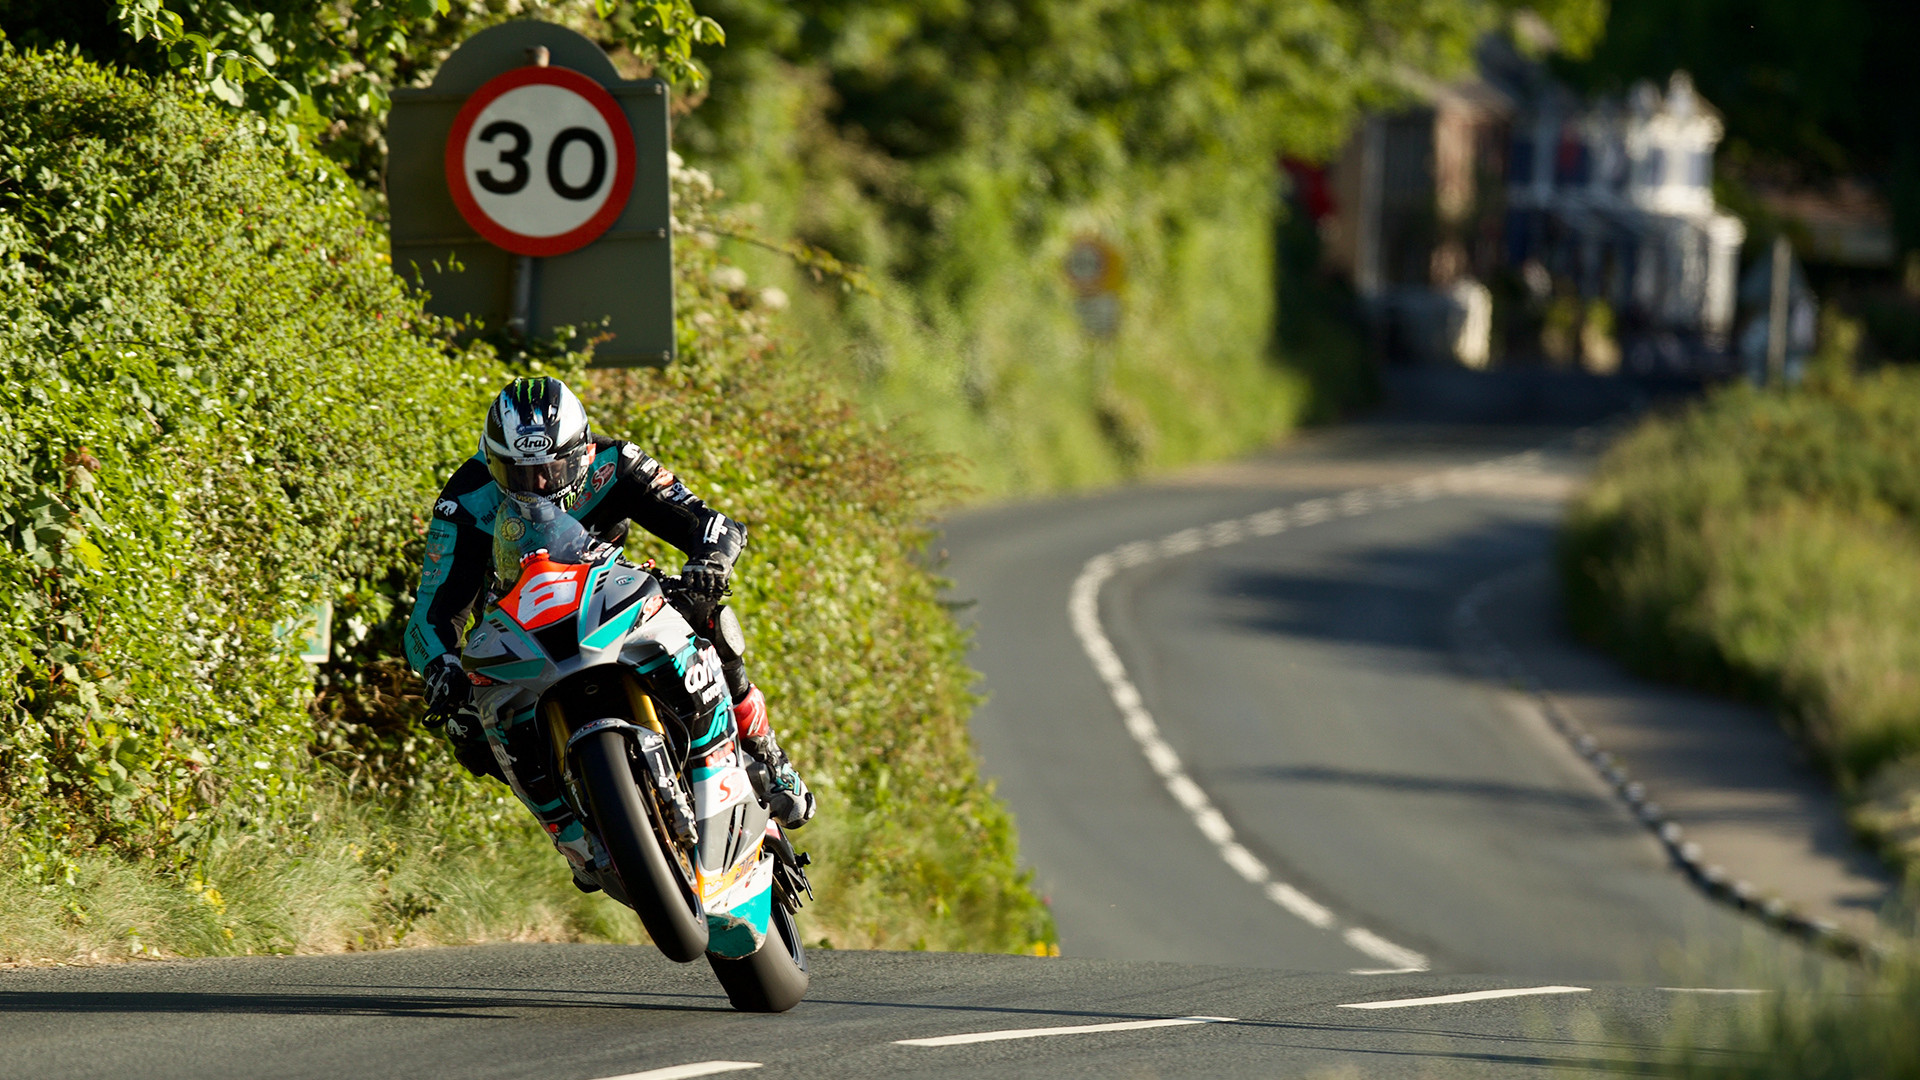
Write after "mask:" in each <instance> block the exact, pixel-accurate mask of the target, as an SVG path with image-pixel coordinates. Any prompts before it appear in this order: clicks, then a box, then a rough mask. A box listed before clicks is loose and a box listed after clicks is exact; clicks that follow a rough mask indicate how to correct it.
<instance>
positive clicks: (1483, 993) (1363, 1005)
mask: <svg viewBox="0 0 1920 1080" xmlns="http://www.w3.org/2000/svg"><path fill="white" fill-rule="evenodd" d="M1592 992H1593V991H1592V990H1590V989H1588V988H1587V987H1584V986H1515V987H1509V988H1508V989H1505V990H1473V991H1470V992H1468V993H1465V994H1441V995H1439V996H1438V997H1417V998H1398V999H1396V1000H1393V1001H1356V1002H1354V1003H1353V1004H1351V1005H1342V1006H1340V1007H1341V1008H1343V1009H1411V1008H1413V1007H1414V1006H1415V1005H1457V1004H1459V1003H1460V1002H1463V1001H1493V1000H1494V999H1496V998H1516V997H1534V996H1536V995H1540V994H1590V993H1592Z"/></svg>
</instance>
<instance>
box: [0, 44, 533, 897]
mask: <svg viewBox="0 0 1920 1080" xmlns="http://www.w3.org/2000/svg"><path fill="white" fill-rule="evenodd" d="M0 155H4V159H3V160H4V162H5V165H4V176H5V182H4V184H0V245H3V247H0V258H3V259H4V263H0V265H3V266H4V278H0V364H4V365H5V372H6V374H5V377H4V379H0V412H4V414H5V415H6V416H7V417H8V422H7V423H6V424H5V425H4V431H3V432H0V526H3V527H4V528H5V536H6V541H7V544H6V550H5V551H4V553H0V595H3V596H4V597H5V601H4V603H5V605H6V606H5V608H4V609H0V610H4V615H0V622H3V628H0V633H3V634H4V639H3V640H4V644H5V648H6V650H7V663H6V665H5V669H4V671H0V680H4V691H5V694H4V698H0V700H4V701H6V702H7V703H8V706H9V712H10V714H11V715H9V716H8V717H7V719H6V721H5V722H4V727H3V730H0V806H4V808H5V809H4V811H0V812H4V813H5V815H6V817H7V824H8V825H9V827H10V828H11V829H12V830H13V831H14V832H15V833H16V834H17V835H18V836H19V837H20V843H21V844H22V845H23V846H24V850H25V854H26V858H27V861H28V863H29V865H30V866H32V867H34V868H36V870H37V872H38V873H40V874H41V875H43V876H46V877H48V878H56V877H60V876H62V875H63V874H64V873H65V869H64V866H65V860H66V859H67V858H68V857H69V856H70V854H71V853H72V852H74V851H76V850H82V849H86V848H90V847H92V846H94V845H98V844H103V843H108V844H112V845H115V846H116V847H119V848H120V849H122V850H125V851H128V852H130V853H138V854H139V855H141V856H143V857H147V858H159V859H161V860H162V861H163V862H168V863H177V862H180V861H182V860H189V859H191V858H192V857H194V854H195V853H196V852H197V851H199V850H201V849H202V848H203V847H204V845H205V844H206V843H207V842H209V841H210V840H211V839H212V838H213V833H214V831H215V826H216V824H226V825H236V826H240V827H242V828H246V827H251V826H255V825H261V824H266V823H275V822H281V821H284V820H286V819H287V817H288V816H289V815H290V814H292V813H293V812H294V811H295V808H298V807H301V806H303V805H304V804H305V802H306V801H307V799H308V797H309V793H310V789H311V786H312V784H313V781H314V779H315V777H316V775H317V773H316V769H315V766H314V761H313V759H312V757H311V755H310V754H309V753H308V746H309V743H310V742H311V729H312V724H311V721H310V719H309V713H308V704H309V699H310V698H311V696H312V676H311V673H310V672H309V671H308V670H307V669H306V668H305V666H304V665H303V664H301V663H300V662H299V661H298V660H297V659H295V658H293V656H292V655H291V651H292V650H290V649H289V648H288V644H287V642H286V641H285V640H283V639H282V637H281V636H280V635H279V634H278V633H276V629H275V628H276V627H277V626H281V625H282V624H286V623H289V622H290V621H291V620H293V619H295V618H296V616H297V615H298V614H299V613H300V612H301V610H302V609H304V608H306V607H308V606H310V605H312V604H313V603H315V602H316V601H318V600H319V599H320V598H321V593H322V587H323V583H324V586H325V587H326V588H328V589H332V590H338V592H339V594H340V595H342V596H350V595H351V594H352V593H354V592H355V591H356V590H359V589H362V588H364V587H365V585H366V583H367V582H369V581H372V580H377V579H381V578H384V577H386V576H387V575H389V574H391V573H392V572H394V571H395V570H396V569H397V568H399V567H400V566H401V565H402V564H403V563H404V552H405V549H406V547H407V545H408V544H409V543H411V542H412V540H413V538H414V536H415V534H416V533H417V532H418V530H419V529H420V527H421V512H422V509H423V508H424V507H426V506H427V505H428V503H429V501H430V499H431V496H432V493H433V489H434V475H435V474H436V473H437V472H438V471H440V470H441V469H444V468H445V467H447V466H448V465H449V464H451V463H452V462H454V461H456V460H457V459H458V457H459V456H460V454H461V453H462V451H463V450H464V447H465V445H466V443H467V442H468V431H467V425H466V424H465V423H462V422H460V419H461V418H463V417H464V416H465V414H467V413H468V412H469V411H470V410H471V409H472V408H473V407H474V403H475V402H477V401H479V400H481V398H482V396H483V395H484V394H485V393H486V391H487V390H488V389H489V388H490V387H491V385H492V384H493V382H494V381H495V380H496V379H497V378H498V370H497V367H496V365H495V364H494V363H493V362H492V361H491V360H490V359H489V358H487V357H485V356H483V355H482V354H481V353H479V352H473V351H470V352H460V351H457V350H451V349H449V348H447V347H446V346H445V344H444V342H443V340H442V337H441V335H440V332H439V331H440V328H439V327H437V326H435V325H434V324H433V323H432V321H431V320H427V319H425V318H423V316H422V315H421V312H420V309H419V306H418V303H417V302H416V301H415V300H413V299H412V298H410V297H409V296H408V295H407V293H406V290H405V289H404V287H403V286H402V284H401V283H400V282H399V281H398V280H397V279H396V278H395V277H394V275H393V274H392V272H391V271H390V270H389V269H388V267H387V264H386V258H385V253H384V248H385V246H386V245H385V243H384V239H383V237H382V236H381V234H380V233H379V231H378V230H376V229H374V228H372V227H371V226H370V225H369V224H368V222H367V221H366V219H365V217H364V216H363V215H362V214H361V213H360V212H359V211H358V209H357V207H358V200H357V196H356V193H355V191H354V189H353V188H352V187H351V185H350V184H349V183H348V182H347V181H346V180H345V179H344V178H343V177H342V176H341V175H340V173H339V172H338V170H337V169H335V168H333V167H332V166H329V165H327V164H325V163H324V162H323V161H322V160H321V159H320V158H318V157H317V156H316V155H314V154H311V153H309V152H307V151H305V150H302V149H299V148H297V147H296V148H290V147H288V146H286V145H284V144H283V142H282V141H281V140H280V137H279V136H278V135H277V133H275V132H273V131H271V130H269V129H268V128H267V127H266V125H265V124H264V123H262V122H260V121H258V120H254V119H251V118H242V117H237V116H235V115H233V114H232V113H230V112H228V111H226V110H224V109H221V108H219V107H218V106H213V105H207V104H202V103H200V102H197V101H195V100H193V99H191V98H187V97H183V96H181V95H178V94H176V93H173V92H171V91H169V90H166V89H162V88H156V87H154V86H153V85H151V84H149V83H147V82H144V81H141V80H137V79H128V78H121V77H117V76H114V75H111V74H108V73H106V72H103V71H101V70H100V69H97V68H94V67H92V66H90V65H87V64H84V63H81V62H77V61H74V60H70V59H67V58H63V57H60V56H57V55H49V54H40V53H26V54H18V53H13V52H11V51H9V52H8V53H7V54H6V55H5V57H4V59H3V60H0ZM216 808H217V809H218V811H219V812H218V813H215V812H214V811H215V810H216Z"/></svg>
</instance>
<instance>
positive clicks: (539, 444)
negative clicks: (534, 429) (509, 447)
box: [513, 435, 553, 454]
mask: <svg viewBox="0 0 1920 1080" xmlns="http://www.w3.org/2000/svg"><path fill="white" fill-rule="evenodd" d="M513 448H514V449H515V450H517V451H519V452H520V453H522V454H544V453H546V452H547V451H548V450H551V449H553V440H552V439H549V438H547V437H546V436H545V435H522V436H520V437H519V438H516V439H514V440H513Z"/></svg>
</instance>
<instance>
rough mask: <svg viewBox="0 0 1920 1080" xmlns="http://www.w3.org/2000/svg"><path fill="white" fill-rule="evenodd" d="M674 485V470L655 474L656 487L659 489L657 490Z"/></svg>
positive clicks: (664, 470) (662, 470)
mask: <svg viewBox="0 0 1920 1080" xmlns="http://www.w3.org/2000/svg"><path fill="white" fill-rule="evenodd" d="M673 484H674V475H673V470H671V469H661V470H660V471H659V472H657V473H654V474H653V486H654V487H657V488H663V487H672V486H673Z"/></svg>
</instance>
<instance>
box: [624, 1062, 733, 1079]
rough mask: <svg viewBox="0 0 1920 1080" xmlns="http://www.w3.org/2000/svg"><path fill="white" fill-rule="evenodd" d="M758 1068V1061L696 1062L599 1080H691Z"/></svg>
mask: <svg viewBox="0 0 1920 1080" xmlns="http://www.w3.org/2000/svg"><path fill="white" fill-rule="evenodd" d="M760 1067H761V1063H760V1062H758V1061H696V1062H694V1063H692V1064H690V1065H669V1066H667V1067H666V1068H664V1069H648V1070H647V1071H646V1072H637V1073H622V1074H620V1075H619V1076H603V1077H601V1078H600V1080H691V1078H692V1077H695V1076H713V1075H715V1074H716V1073H727V1072H739V1071H740V1070H741V1069H758V1068H760Z"/></svg>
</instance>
